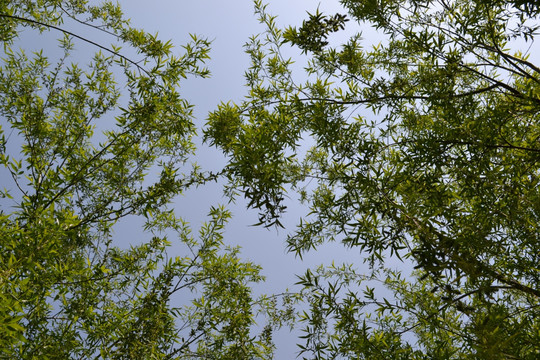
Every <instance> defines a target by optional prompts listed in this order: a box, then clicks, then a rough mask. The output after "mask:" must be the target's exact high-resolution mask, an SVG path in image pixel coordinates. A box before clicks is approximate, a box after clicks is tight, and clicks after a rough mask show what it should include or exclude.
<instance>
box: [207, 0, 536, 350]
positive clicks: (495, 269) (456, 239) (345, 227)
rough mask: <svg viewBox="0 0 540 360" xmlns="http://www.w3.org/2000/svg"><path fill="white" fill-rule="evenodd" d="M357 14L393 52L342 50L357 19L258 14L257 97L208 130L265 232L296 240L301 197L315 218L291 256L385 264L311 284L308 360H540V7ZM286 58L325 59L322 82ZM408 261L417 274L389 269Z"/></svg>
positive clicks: (462, 4) (303, 227) (381, 3)
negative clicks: (296, 205) (327, 245)
mask: <svg viewBox="0 0 540 360" xmlns="http://www.w3.org/2000/svg"><path fill="white" fill-rule="evenodd" d="M341 3H342V4H343V6H344V7H345V8H346V10H347V11H348V13H349V14H348V18H349V19H351V21H349V23H348V24H349V25H351V24H353V23H355V22H356V23H357V24H359V25H361V26H365V27H368V26H371V27H372V28H374V29H376V30H378V31H379V33H380V36H381V37H380V39H381V42H380V43H370V42H369V41H368V40H364V39H362V36H361V34H356V35H353V36H351V37H350V39H349V40H348V41H347V42H345V43H344V44H342V45H340V46H335V47H331V46H329V44H328V41H327V36H328V34H329V33H330V32H334V31H336V30H339V29H340V28H341V27H342V25H344V23H345V17H344V15H343V16H340V17H339V18H336V17H327V16H325V15H323V14H321V13H316V14H315V15H309V19H308V20H306V21H305V22H304V23H303V24H302V26H301V27H300V28H299V29H297V28H294V27H290V28H287V29H280V28H279V27H278V26H277V24H276V18H275V17H273V16H270V15H269V14H268V13H267V12H266V6H263V5H262V4H261V2H258V1H257V2H256V11H257V13H258V15H259V16H260V19H261V22H262V23H263V24H264V25H265V26H266V32H265V33H264V34H261V35H260V36H256V37H253V38H252V39H251V41H250V42H249V43H248V44H247V45H246V52H247V54H248V55H249V56H250V58H251V67H250V69H249V70H248V71H247V73H246V81H247V86H248V89H249V93H248V95H247V96H246V99H245V101H243V102H241V103H239V104H232V103H227V104H222V105H221V106H220V107H219V108H218V109H217V110H216V111H215V112H213V113H211V114H210V116H209V120H208V128H207V130H206V133H205V135H206V141H207V142H208V143H210V144H212V145H215V146H217V147H219V148H220V149H221V150H222V151H223V152H224V153H225V154H226V155H227V156H228V158H229V163H228V165H227V167H226V171H227V172H228V174H229V179H230V181H231V182H230V186H231V187H232V188H234V189H236V191H237V192H240V193H242V194H243V195H244V196H245V197H246V198H247V199H248V201H249V205H250V207H253V208H256V209H258V210H259V211H260V221H261V223H262V224H264V225H266V226H272V225H280V222H279V220H280V217H281V216H282V215H283V213H284V212H285V209H286V201H285V199H286V198H287V197H288V196H292V194H293V193H294V192H296V193H297V194H298V196H299V197H300V199H301V200H302V201H303V202H304V204H306V206H307V207H309V213H308V214H307V215H306V216H305V217H304V218H303V219H302V221H301V222H300V223H299V225H298V228H297V229H296V230H295V231H294V232H293V233H292V234H291V235H290V236H289V237H288V249H289V250H290V251H292V252H295V253H296V254H298V255H300V256H301V255H302V254H303V253H305V252H306V251H308V250H310V249H313V248H317V246H318V245H319V244H321V243H323V242H326V241H332V240H339V241H341V242H343V244H344V246H346V247H347V248H350V249H351V251H352V250H353V249H356V251H358V250H360V252H361V254H362V257H363V259H364V260H365V262H366V264H367V265H368V266H369V267H368V269H369V270H365V271H362V272H361V273H360V274H357V273H356V272H351V271H350V270H349V269H348V268H347V267H345V268H341V267H330V268H327V269H319V271H318V272H316V273H310V272H308V273H307V274H305V275H304V276H302V277H301V280H300V282H299V284H300V285H301V286H302V287H303V290H302V292H303V294H305V298H306V303H307V305H308V307H309V309H310V310H309V311H306V312H305V313H303V315H301V319H302V321H303V322H304V323H305V324H306V326H305V328H304V333H305V334H304V335H303V336H302V338H303V339H304V342H303V343H302V344H299V346H300V349H301V352H302V353H303V354H308V356H309V358H316V359H326V358H355V359H357V358H366V359H374V358H375V359H383V358H385V359H387V358H396V359H399V358H407V359H408V358H455V359H458V358H459V359H464V358H493V359H496V358H508V359H509V358H520V359H535V358H537V357H538V344H539V343H540V338H539V334H540V333H539V328H540V322H539V321H538V319H539V318H540V316H539V315H540V313H539V306H540V290H539V284H540V277H539V276H540V273H539V272H538V269H539V268H540V262H539V261H540V259H539V254H540V238H539V234H540V228H539V224H540V187H539V186H538V181H539V176H540V171H539V165H538V164H539V154H540V146H539V139H540V127H539V123H540V69H539V67H538V65H536V64H535V63H534V61H535V60H536V61H537V59H535V60H532V57H533V56H534V55H535V54H537V53H538V46H537V44H536V43H535V42H534V40H535V38H536V37H537V36H538V29H539V24H538V19H537V17H536V15H535V14H536V11H534V9H535V8H536V9H537V7H535V6H536V5H535V4H536V3H535V2H524V3H525V5H524V6H525V8H524V7H523V6H522V5H523V4H522V3H523V2H508V1H502V0H501V1H489V2H487V1H482V0H472V1H461V0H456V1H436V0H420V1H416V0H412V1H406V2H403V1H393V0H374V1H352V0H351V1H349V0H343V1H341ZM328 19H338V20H336V21H337V23H336V26H335V27H333V26H328V27H327V26H326V25H325V24H329V22H328V21H329V20H328ZM352 20H354V21H352ZM314 24H315V25H314ZM317 24H319V25H317ZM320 24H322V26H321V25H320ZM316 25H317V26H316ZM314 26H315V27H317V28H318V32H317V31H315V32H314V31H312V30H313V29H312V27H314ZM310 34H311V35H313V36H310ZM286 44H292V45H295V46H297V47H298V48H299V49H300V50H301V51H302V52H303V53H307V54H308V59H307V61H308V64H307V66H306V68H305V69H306V72H305V73H303V74H302V73H300V74H298V72H297V67H295V65H293V60H292V59H289V58H286V57H284V56H283V55H282V54H283V53H285V51H288V49H286V47H287V45H286ZM299 61H302V60H301V59H299ZM306 145H307V146H309V147H310V148H309V150H307V151H306V150H304V149H305V148H306ZM233 193H234V192H233ZM399 261H402V262H403V265H400V266H401V267H402V268H404V269H406V268H407V267H409V265H410V267H414V268H415V271H414V273H413V274H412V275H411V276H409V274H408V273H406V272H405V270H403V272H404V273H403V274H402V273H401V272H395V271H391V270H389V269H391V268H392V267H394V266H396V265H395V264H396V262H399ZM344 279H346V280H344ZM366 279H367V280H366ZM370 281H379V282H382V284H383V285H384V286H385V287H386V289H383V290H381V293H379V294H377V292H376V291H374V290H373V289H372V288H373V286H372V285H371V284H370Z"/></svg>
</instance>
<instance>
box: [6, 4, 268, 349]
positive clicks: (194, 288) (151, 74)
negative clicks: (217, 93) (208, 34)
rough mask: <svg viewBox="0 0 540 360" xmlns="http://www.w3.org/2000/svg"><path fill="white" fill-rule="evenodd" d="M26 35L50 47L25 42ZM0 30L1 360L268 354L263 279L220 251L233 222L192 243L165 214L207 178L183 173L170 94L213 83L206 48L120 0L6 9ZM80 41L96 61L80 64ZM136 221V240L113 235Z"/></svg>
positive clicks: (188, 138)
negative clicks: (135, 17)
mask: <svg viewBox="0 0 540 360" xmlns="http://www.w3.org/2000/svg"><path fill="white" fill-rule="evenodd" d="M77 26H78V27H77ZM23 29H24V30H26V34H28V33H29V32H30V33H31V34H32V36H36V37H38V36H41V35H40V34H44V33H50V34H53V35H55V36H58V38H59V40H58V41H59V45H58V47H54V46H51V45H50V43H48V45H46V48H44V49H40V48H36V49H33V48H30V49H28V46H29V44H28V43H24V42H23V43H21V41H20V40H19V39H20V36H21V31H22V30H23ZM74 29H78V30H74ZM89 34H90V35H89ZM0 36H1V39H2V44H3V53H2V60H1V65H0V118H1V123H0V124H1V128H0V136H1V138H0V163H1V165H2V167H1V168H2V169H1V179H2V192H1V201H2V208H1V210H0V358H2V359H68V358H73V359H75V358H77V359H90V358H96V359H97V358H104V359H173V358H174V359H180V358H181V359H199V358H220V359H251V358H268V357H270V356H271V353H272V350H273V347H272V346H273V345H272V341H271V334H270V333H269V330H268V329H267V328H264V329H263V328H262V326H261V327H260V329H259V330H258V331H257V329H255V328H254V324H255V317H256V315H257V313H258V312H259V311H262V310H263V308H265V301H266V300H265V299H264V298H263V299H256V298H255V297H254V295H253V294H252V290H251V285H252V284H254V283H257V282H260V281H262V280H263V277H262V275H261V274H260V268H259V267H258V266H257V265H255V264H253V263H251V262H247V261H243V260H241V258H240V257H239V255H238V249H234V248H232V249H231V248H228V247H227V246H226V245H225V243H224V240H223V235H222V232H223V227H224V224H225V223H226V221H227V219H228V218H229V217H230V213H229V212H228V211H227V210H226V209H224V208H222V207H217V206H216V207H214V208H212V209H210V213H209V218H208V221H207V222H206V223H205V224H204V225H203V226H202V228H201V229H200V231H199V232H198V234H195V235H194V234H192V232H191V229H190V227H189V225H188V224H186V223H185V222H184V221H183V220H182V219H180V218H178V217H177V216H176V215H175V212H174V209H171V207H170V205H169V204H170V202H171V200H172V199H173V198H174V197H175V196H177V195H179V194H181V193H183V192H184V191H185V190H186V189H188V188H189V187H190V186H195V185H199V184H202V183H204V182H205V181H209V180H212V179H214V178H215V175H213V174H209V173H205V172H202V171H201V170H200V169H198V168H197V167H196V166H190V163H189V161H188V159H189V156H190V155H191V154H193V152H194V151H195V147H194V144H193V142H192V137H193V136H194V134H195V130H196V129H195V126H194V124H193V121H192V120H193V119H192V118H193V115H192V105H191V104H189V103H188V102H187V101H186V100H185V99H183V98H182V97H181V95H180V93H179V91H178V89H179V84H180V82H181V81H182V80H183V79H185V78H187V77H193V76H199V77H206V76H207V75H208V70H207V69H206V68H205V65H204V62H205V60H206V59H207V58H208V51H209V42H208V41H207V40H205V39H200V38H197V37H195V36H192V41H191V42H190V43H188V44H186V45H185V46H184V47H183V50H182V53H181V54H180V55H175V54H173V52H172V44H171V43H170V42H164V41H161V40H159V39H158V38H157V37H156V36H154V35H152V34H149V33H146V32H145V31H143V30H139V29H136V28H134V27H132V26H131V25H130V22H129V21H128V20H127V19H125V18H124V17H123V15H122V10H121V9H120V7H119V5H117V4H116V3H113V2H104V3H102V4H100V5H94V4H93V3H90V2H87V1H80V0H73V1H53V0H44V1H26V0H24V1H23V0H21V1H2V2H0ZM96 37H97V38H99V39H103V38H105V39H109V40H106V41H110V42H108V43H104V42H102V41H101V40H97V39H96ZM85 45H87V46H88V48H89V49H90V50H91V51H92V52H93V53H94V55H93V57H92V58H90V59H89V58H84V59H81V58H80V56H79V57H77V56H75V55H73V53H74V49H76V48H80V47H84V46H85ZM125 54H130V55H129V56H128V55H125ZM129 217H131V218H134V217H135V218H138V219H139V221H138V223H140V224H141V225H140V226H141V229H140V230H141V231H140V232H139V235H138V237H137V238H135V239H131V240H130V239H125V235H124V236H123V234H119V236H118V234H115V233H114V230H115V226H116V225H117V224H118V223H119V222H121V221H124V220H125V219H127V218H129ZM131 221H132V220H131ZM135 223H137V221H136V222H135ZM122 236H123V237H124V241H119V240H118V238H120V239H122ZM128 241H129V244H128V245H129V246H128V245H126V242H128ZM172 242H175V243H177V244H178V243H180V244H182V246H183V249H184V253H183V254H182V256H170V254H169V253H168V248H169V245H170V244H171V243H172ZM180 295H182V296H180ZM186 299H187V300H186ZM256 331H257V332H256Z"/></svg>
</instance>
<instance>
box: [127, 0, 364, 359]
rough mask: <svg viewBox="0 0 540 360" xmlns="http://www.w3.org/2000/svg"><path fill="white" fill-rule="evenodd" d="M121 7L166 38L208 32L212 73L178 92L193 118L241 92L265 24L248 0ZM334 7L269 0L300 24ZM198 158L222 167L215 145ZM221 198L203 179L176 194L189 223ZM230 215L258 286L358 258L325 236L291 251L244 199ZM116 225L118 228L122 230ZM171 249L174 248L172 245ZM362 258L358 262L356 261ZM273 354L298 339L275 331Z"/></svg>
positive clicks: (282, 355) (281, 15) (293, 214)
mask: <svg viewBox="0 0 540 360" xmlns="http://www.w3.org/2000/svg"><path fill="white" fill-rule="evenodd" d="M120 4H121V5H122V7H123V9H124V11H125V14H126V16H127V17H129V18H131V20H132V23H133V24H134V25H135V26H137V27H141V28H144V29H145V30H146V31H149V32H151V33H154V32H158V33H159V35H160V38H161V39H171V40H172V42H173V44H175V45H178V46H180V45H181V44H183V43H185V42H187V41H188V39H189V35H188V34H189V33H194V34H197V35H198V36H200V37H206V38H208V39H211V40H212V51H211V54H210V56H211V61H209V62H208V66H209V68H210V71H211V72H212V76H211V78H210V79H193V80H189V81H187V82H186V84H185V86H184V87H183V90H182V96H184V97H185V98H187V99H188V100H189V101H190V102H192V103H193V104H194V105H195V106H196V108H195V114H196V117H197V119H196V123H197V124H198V125H199V126H202V125H203V124H204V122H205V120H206V117H207V113H208V112H209V111H212V110H213V109H215V108H216V106H217V105H218V104H219V103H220V102H221V101H229V100H232V101H239V100H241V99H242V97H243V96H244V95H245V93H246V91H247V90H246V89H245V88H244V87H243V84H244V78H243V73H244V71H245V70H246V69H247V67H248V66H249V62H248V57H247V55H245V54H244V51H243V45H244V44H245V43H246V42H247V40H248V38H249V37H250V36H251V35H253V34H256V33H260V32H262V31H263V30H264V28H263V26H262V25H260V24H259V23H258V21H257V19H256V16H255V15H254V14H253V3H252V1H251V0H236V1H217V0H200V1H178V0H177V1H174V0H154V1H153V2H152V3H151V5H150V3H149V2H148V1H141V0H136V1H133V0H130V1H120ZM317 7H319V9H320V10H321V11H324V12H325V11H328V12H331V13H335V12H338V11H341V12H343V11H342V10H341V8H340V6H339V2H338V1H337V0H334V1H325V2H319V1H311V0H289V1H286V0H273V1H270V2H269V6H268V12H269V13H271V14H274V15H278V19H277V23H278V25H281V26H286V25H299V24H301V22H302V20H303V19H305V16H306V11H309V12H314V11H315V10H316V9H317ZM197 161H198V162H199V163H200V164H201V165H202V166H203V167H204V168H210V169H219V166H220V165H222V164H223V158H222V156H221V154H220V153H219V152H218V151H217V150H215V149H208V148H207V147H206V146H202V147H201V148H200V149H199V151H198V155H197ZM224 202H226V199H224V198H222V196H221V187H220V185H219V184H218V185H215V186H214V185H210V186H205V187H204V189H196V190H194V191H191V192H189V193H188V194H187V195H186V196H184V197H181V198H179V199H178V200H177V201H176V204H175V209H176V211H177V214H178V215H180V216H184V217H185V218H186V219H187V220H189V221H190V223H192V225H193V228H197V224H200V222H201V221H204V219H205V216H206V214H207V213H208V210H209V207H210V206H211V205H216V204H219V203H224ZM290 205H293V206H291V207H290V209H289V211H288V213H287V215H286V218H285V219H284V220H285V221H284V224H286V225H289V226H293V225H294V224H295V223H296V222H297V221H298V219H299V217H300V214H301V211H300V210H301V209H300V206H294V204H290ZM229 208H230V209H231V210H232V211H233V216H234V217H233V219H232V221H231V222H230V223H229V225H228V226H227V229H226V233H225V236H226V242H227V243H228V244H230V245H240V246H241V247H242V252H241V253H242V257H244V258H246V259H249V260H252V261H253V262H255V263H258V264H260V265H262V266H263V273H264V275H265V276H266V277H267V282H266V283H265V284H264V286H262V287H261V288H260V289H257V290H258V291H260V292H265V291H266V292H269V293H272V292H280V291H283V290H285V288H287V287H289V288H290V287H292V286H293V284H294V283H295V282H296V281H297V279H296V277H295V274H301V273H303V272H304V271H305V269H307V268H308V267H311V266H314V265H319V264H330V263H331V262H332V260H336V262H337V263H339V262H342V261H345V260H348V261H355V260H356V261H358V257H357V255H355V254H353V253H352V252H351V251H350V250H349V251H347V250H345V249H344V248H343V247H342V246H341V245H339V244H330V245H327V246H325V247H322V248H320V249H319V250H318V251H317V252H313V253H311V254H308V256H306V257H305V258H304V259H303V260H300V259H298V258H295V257H294V255H293V254H287V253H286V251H285V245H284V240H285V238H286V235H287V231H288V230H287V229H285V230H283V229H281V230H279V231H277V230H275V229H270V230H266V229H263V228H257V227H252V226H250V225H251V224H254V223H256V222H257V213H256V212H255V211H248V210H246V209H245V204H243V203H242V202H239V203H237V204H236V205H229ZM120 231H121V229H119V232H120ZM173 251H174V249H173ZM359 265H360V266H361V264H359ZM275 340H276V342H277V353H276V359H290V358H294V357H295V356H294V354H295V353H296V352H297V349H296V347H295V344H296V342H298V341H297V339H296V338H295V337H291V336H290V335H289V334H288V330H284V331H282V332H281V333H280V334H279V335H278V336H277V337H275Z"/></svg>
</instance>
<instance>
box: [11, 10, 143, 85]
mask: <svg viewBox="0 0 540 360" xmlns="http://www.w3.org/2000/svg"><path fill="white" fill-rule="evenodd" d="M0 18H7V19H13V20H17V21H23V22H27V23H31V24H34V25H39V26H44V27H47V28H49V29H53V30H57V31H60V32H62V33H64V34H66V35H70V36H73V37H74V38H77V39H79V40H82V41H84V42H87V43H89V44H91V45H94V46H96V47H98V48H100V49H102V50H105V51H107V52H109V53H111V54H113V55H114V56H116V57H119V58H121V59H123V60H125V61H127V62H129V63H130V64H132V65H135V66H136V67H137V69H139V70H140V71H143V72H144V73H146V75H148V76H151V74H150V73H149V72H148V71H147V70H146V69H145V68H143V67H142V66H140V65H139V64H138V63H137V62H135V61H133V60H131V59H130V58H128V57H126V56H124V55H122V54H120V53H119V52H117V51H114V50H112V49H109V48H108V47H106V46H103V45H101V44H99V43H97V42H95V41H92V40H90V39H88V38H85V37H84V36H81V35H77V34H75V33H73V32H71V31H69V30H66V29H62V28H61V27H58V26H55V25H51V24H45V23H42V22H40V21H37V20H32V19H27V18H23V17H20V16H15V15H8V14H0Z"/></svg>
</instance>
